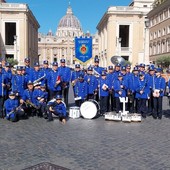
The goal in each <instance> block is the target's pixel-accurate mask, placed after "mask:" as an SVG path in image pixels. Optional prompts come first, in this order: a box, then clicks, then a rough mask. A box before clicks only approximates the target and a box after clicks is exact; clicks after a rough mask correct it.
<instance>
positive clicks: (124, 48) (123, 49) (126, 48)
mask: <svg viewBox="0 0 170 170" xmlns="http://www.w3.org/2000/svg"><path fill="white" fill-rule="evenodd" d="M129 49H130V48H129V47H121V51H129Z"/></svg>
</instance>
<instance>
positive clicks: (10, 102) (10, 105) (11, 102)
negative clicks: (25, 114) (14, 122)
mask: <svg viewBox="0 0 170 170" xmlns="http://www.w3.org/2000/svg"><path fill="white" fill-rule="evenodd" d="M18 106H19V102H18V100H17V99H10V98H9V99H7V100H6V101H5V103H4V107H5V110H6V118H7V119H9V118H10V117H11V116H14V115H12V114H11V115H9V113H10V112H11V111H13V110H14V109H16V108H17V107H18Z"/></svg>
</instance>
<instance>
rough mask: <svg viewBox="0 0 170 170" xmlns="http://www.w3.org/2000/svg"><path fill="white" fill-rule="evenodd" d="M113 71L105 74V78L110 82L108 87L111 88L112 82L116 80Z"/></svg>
mask: <svg viewBox="0 0 170 170" xmlns="http://www.w3.org/2000/svg"><path fill="white" fill-rule="evenodd" d="M115 77H116V76H115V73H114V72H113V73H108V74H107V79H108V81H109V83H110V85H109V86H110V87H111V88H112V84H113V82H114V81H115V80H116V79H115Z"/></svg>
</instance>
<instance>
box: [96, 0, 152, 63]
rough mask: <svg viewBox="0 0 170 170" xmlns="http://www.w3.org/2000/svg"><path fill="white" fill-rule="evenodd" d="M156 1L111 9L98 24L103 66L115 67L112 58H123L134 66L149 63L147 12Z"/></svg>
mask: <svg viewBox="0 0 170 170" xmlns="http://www.w3.org/2000/svg"><path fill="white" fill-rule="evenodd" d="M153 2H154V0H133V2H132V3H131V4H130V5H129V6H118V7H115V6H112V7H109V8H108V10H107V11H106V13H105V14H104V16H103V17H102V19H101V20H100V22H99V23H98V25H97V29H98V35H99V57H100V60H101V65H102V66H107V65H110V64H112V63H111V58H112V56H122V57H123V58H124V59H126V60H128V61H130V62H131V63H132V65H135V64H137V63H141V62H144V63H149V32H148V28H147V27H146V26H145V21H146V17H147V13H148V12H149V11H150V10H151V9H152V4H153Z"/></svg>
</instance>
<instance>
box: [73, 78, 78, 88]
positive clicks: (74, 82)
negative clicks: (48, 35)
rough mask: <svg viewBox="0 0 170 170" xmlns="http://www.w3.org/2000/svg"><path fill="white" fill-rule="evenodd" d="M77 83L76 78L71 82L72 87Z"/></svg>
mask: <svg viewBox="0 0 170 170" xmlns="http://www.w3.org/2000/svg"><path fill="white" fill-rule="evenodd" d="M77 81H78V78H77V79H75V80H73V81H72V82H71V84H72V86H75V85H76V82H77Z"/></svg>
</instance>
